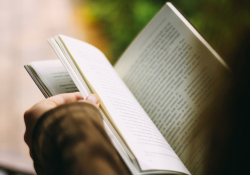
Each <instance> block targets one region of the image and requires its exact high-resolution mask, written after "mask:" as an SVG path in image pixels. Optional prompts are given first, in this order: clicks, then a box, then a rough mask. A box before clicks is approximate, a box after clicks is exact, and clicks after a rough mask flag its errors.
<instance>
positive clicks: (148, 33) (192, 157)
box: [115, 3, 226, 174]
mask: <svg viewBox="0 0 250 175" xmlns="http://www.w3.org/2000/svg"><path fill="white" fill-rule="evenodd" d="M223 64H224V65H225V63H224V62H223V61H222V60H221V58H220V57H219V56H218V55H217V54H216V53H215V52H214V51H213V50H212V48H211V47H210V46H209V45H208V44H207V43H206V41H205V40H204V39H203V38H202V37H201V36H200V35H199V34H198V33H197V32H196V31H195V29H194V28H193V27H192V26H191V25H190V24H189V23H188V21H186V20H185V19H184V18H183V16H182V15H181V14H180V13H179V12H177V11H176V9H175V8H174V7H173V6H172V5H171V4H169V3H167V5H166V6H165V7H164V8H163V9H162V10H161V11H160V13H158V14H157V16H156V17H155V18H154V19H153V20H152V21H151V22H150V23H149V24H148V26H146V28H145V29H144V30H143V31H142V32H141V33H140V35H139V36H138V37H137V38H136V39H135V41H134V42H133V43H132V44H131V45H130V46H129V48H128V49H127V50H126V51H125V53H124V54H123V56H122V57H121V58H120V60H119V61H118V63H117V64H116V66H115V69H116V71H117V72H118V74H119V75H120V76H121V77H122V79H123V80H124V82H125V83H126V85H127V86H128V88H129V89H130V91H131V92H132V93H133V95H134V96H135V97H136V99H137V100H138V102H139V103H140V104H141V106H142V107H143V108H144V110H145V111H146V112H147V114H148V115H149V117H150V118H151V119H152V121H153V122H154V123H155V125H156V126H157V128H158V129H159V130H160V132H161V133H162V135H163V136H164V138H165V139H166V140H167V141H168V143H169V144H170V145H171V146H172V148H173V149H174V151H175V152H176V153H177V155H178V156H179V157H180V159H181V160H182V161H183V163H184V164H185V165H186V167H187V168H188V170H189V171H190V172H191V173H192V174H200V173H201V171H202V168H203V166H202V164H203V162H204V152H205V151H206V149H207V147H206V145H207V144H208V140H209V137H208V133H207V131H206V130H205V128H206V127H205V126H206V122H208V121H207V120H208V118H207V117H206V116H207V114H208V112H210V110H209V107H210V105H211V103H212V102H213V100H215V99H216V97H217V95H218V94H217V93H218V92H219V91H218V89H219V86H220V83H221V82H222V80H221V79H220V76H219V73H220V71H226V69H225V67H224V66H223Z"/></svg>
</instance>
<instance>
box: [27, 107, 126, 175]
mask: <svg viewBox="0 0 250 175" xmlns="http://www.w3.org/2000/svg"><path fill="white" fill-rule="evenodd" d="M31 152H32V157H33V160H34V166H35V169H36V172H37V174H38V175H56V174H58V175H59V174H60V175H82V174H84V175H88V174H89V175H95V174H96V175H97V174H98V175H102V174H103V175H104V174H105V175H107V174H108V175H115V174H117V175H118V174H119V175H123V174H124V175H125V174H127V171H126V169H125V166H124V164H123V162H122V160H121V159H120V157H119V156H118V154H117V152H116V150H115V148H114V147H113V145H112V143H111V141H110V139H109V137H108V135H107V134H106V132H105V130H104V127H103V123H102V119H101V115H100V113H99V111H98V110H97V109H96V108H95V107H94V106H92V105H91V104H86V103H79V102H78V103H69V104H66V105H62V106H59V107H57V108H55V109H53V110H51V111H49V112H47V113H45V114H44V115H43V116H42V117H41V118H40V119H39V120H38V122H37V124H36V126H35V129H34V131H33V136H32V150H31Z"/></svg>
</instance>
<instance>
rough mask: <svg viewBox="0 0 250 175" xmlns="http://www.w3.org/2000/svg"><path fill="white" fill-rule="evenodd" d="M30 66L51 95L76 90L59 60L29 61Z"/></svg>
mask: <svg viewBox="0 0 250 175" xmlns="http://www.w3.org/2000/svg"><path fill="white" fill-rule="evenodd" d="M30 66H31V67H32V68H33V69H34V70H35V71H36V73H37V75H38V77H39V78H40V79H41V80H42V82H43V83H44V84H45V86H46V87H47V88H48V90H49V91H50V93H51V94H52V95H56V94H61V93H70V92H77V91H78V89H77V87H76V86H75V84H74V82H73V81H72V79H71V77H70V76H69V74H68V72H67V70H66V69H65V68H64V66H63V65H62V63H61V61H60V60H48V61H36V62H31V63H30Z"/></svg>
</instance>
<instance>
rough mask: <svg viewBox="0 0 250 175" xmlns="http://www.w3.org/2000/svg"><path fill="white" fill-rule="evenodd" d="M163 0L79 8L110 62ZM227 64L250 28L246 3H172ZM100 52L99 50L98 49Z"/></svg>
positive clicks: (92, 0) (107, 0) (96, 0)
mask: <svg viewBox="0 0 250 175" xmlns="http://www.w3.org/2000/svg"><path fill="white" fill-rule="evenodd" d="M165 2H166V1H165V0H126V1H125V0H120V1H119V0H85V1H83V0H82V5H80V6H79V8H80V10H81V11H84V14H85V16H87V17H88V19H89V21H90V22H91V23H95V24H98V28H99V29H100V30H101V31H102V32H103V35H105V36H106V39H107V42H106V44H107V45H109V46H110V47H106V49H107V48H108V49H109V51H107V50H105V49H104V50H103V52H104V53H107V56H108V57H109V60H110V61H111V63H114V62H115V61H116V60H117V59H118V58H119V56H120V55H121V54H122V52H123V51H124V50H125V49H126V47H127V46H128V45H129V43H130V42H131V41H132V40H133V38H134V37H135V36H136V35H137V34H138V32H139V31H140V30H141V29H142V28H143V27H144V26H145V25H146V24H147V23H148V22H149V21H150V19H151V18H152V17H153V16H154V15H155V14H156V13H157V12H158V11H159V10H160V8H161V7H162V6H163V5H164V4H165ZM170 2H172V3H173V4H174V5H175V6H176V7H177V8H179V9H180V11H182V13H183V14H184V15H185V16H186V17H187V18H188V20H189V21H191V23H192V24H193V25H194V26H195V27H196V28H197V29H198V31H199V32H200V33H201V34H202V35H203V36H204V37H205V38H206V39H207V40H208V41H209V43H210V44H211V45H212V46H213V47H214V48H215V50H217V52H218V53H219V54H220V55H221V56H222V57H223V58H224V60H225V61H226V62H227V63H228V64H229V65H230V64H233V61H234V59H237V58H236V57H232V55H233V53H234V51H235V50H237V46H238V43H239V42H241V40H243V39H244V36H245V34H246V33H247V32H249V28H250V3H249V0H237V1H236V0H172V1H170ZM101 50H102V49H101Z"/></svg>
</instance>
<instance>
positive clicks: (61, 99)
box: [46, 92, 83, 106]
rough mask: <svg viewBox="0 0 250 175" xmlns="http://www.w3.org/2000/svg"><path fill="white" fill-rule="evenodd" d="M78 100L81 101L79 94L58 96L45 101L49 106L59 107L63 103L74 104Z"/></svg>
mask: <svg viewBox="0 0 250 175" xmlns="http://www.w3.org/2000/svg"><path fill="white" fill-rule="evenodd" d="M78 100H83V97H82V95H81V93H80V92H75V93H66V94H59V95H55V96H53V97H50V98H48V99H47V101H46V103H47V104H49V105H52V106H53V104H54V105H56V106H60V105H62V104H65V103H70V102H75V101H78Z"/></svg>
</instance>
